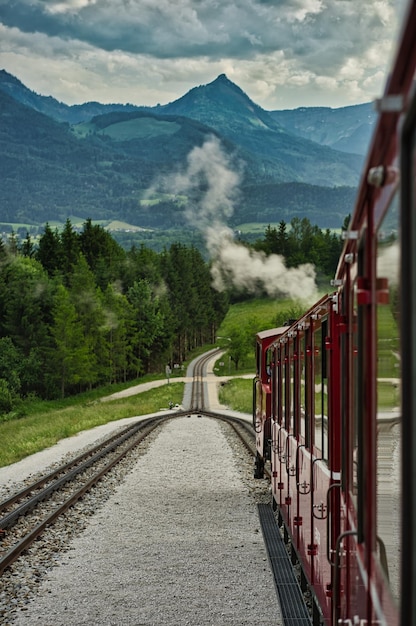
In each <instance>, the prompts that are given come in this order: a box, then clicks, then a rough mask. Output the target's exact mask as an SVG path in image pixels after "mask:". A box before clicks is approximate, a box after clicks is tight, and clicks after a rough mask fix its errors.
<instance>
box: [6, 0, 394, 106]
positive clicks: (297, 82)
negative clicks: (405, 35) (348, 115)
mask: <svg viewBox="0 0 416 626" xmlns="http://www.w3.org/2000/svg"><path fill="white" fill-rule="evenodd" d="M401 7H402V2H399V3H397V2H396V1H395V0H368V2H366V3H364V4H363V3H362V0H348V1H346V0H337V1H335V0H332V1H329V0H328V1H326V2H324V1H323V0H281V1H280V2H279V3H276V2H275V1H273V0H270V1H267V0H234V1H233V2H230V1H227V0H224V1H221V2H220V1H218V0H198V1H197V0H159V1H158V2H157V3H155V2H154V0H56V1H55V0H52V1H48V2H45V1H41V0H18V1H17V0H12V1H11V2H10V1H5V0H0V35H1V37H0V67H1V66H2V67H4V69H6V70H7V71H9V72H11V73H12V74H14V75H16V76H17V77H18V78H19V79H21V80H22V81H23V82H25V83H26V84H28V86H30V87H31V88H32V89H34V90H35V91H38V92H41V93H44V94H46V95H53V96H54V97H56V98H58V99H60V100H63V101H64V102H68V103H74V102H81V101H85V100H100V101H102V102H127V101H129V102H133V103H135V104H149V105H154V104H157V103H158V102H160V103H161V104H165V103H167V102H169V101H172V100H174V99H176V98H178V97H180V96H181V95H183V94H184V93H185V92H186V91H187V90H188V89H190V88H192V87H193V86H195V85H198V84H205V83H207V82H210V81H212V80H214V79H215V78H216V76H217V75H218V74H221V73H226V74H227V76H229V78H230V79H231V80H233V81H234V82H236V83H237V84H238V85H239V86H240V87H241V88H242V89H244V90H245V91H246V92H247V93H248V95H249V96H250V97H251V98H252V99H253V100H254V101H255V102H257V103H258V104H260V105H261V106H263V107H264V108H266V109H275V108H290V107H293V106H303V105H306V106H307V105H308V104H309V103H313V104H314V105H316V104H322V105H326V106H342V105H343V104H352V103H354V102H364V101H369V100H370V99H373V98H374V96H377V95H380V91H381V89H382V86H383V82H384V78H385V76H386V72H387V69H388V65H389V62H390V60H391V50H392V40H394V38H395V33H396V32H397V22H398V17H399V14H400V12H401V10H402V9H401ZM1 23H2V24H3V25H2V26H1ZM74 88H76V93H74Z"/></svg>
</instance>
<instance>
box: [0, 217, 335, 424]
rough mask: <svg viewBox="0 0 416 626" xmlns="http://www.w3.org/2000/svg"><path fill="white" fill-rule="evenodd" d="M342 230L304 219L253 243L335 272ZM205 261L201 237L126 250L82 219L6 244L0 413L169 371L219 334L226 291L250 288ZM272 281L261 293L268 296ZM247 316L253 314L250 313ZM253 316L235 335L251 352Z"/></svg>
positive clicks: (237, 295) (236, 293)
mask: <svg viewBox="0 0 416 626" xmlns="http://www.w3.org/2000/svg"><path fill="white" fill-rule="evenodd" d="M340 246H341V241H340V238H339V237H337V236H336V235H334V234H331V233H330V232H329V230H326V231H321V230H320V229H319V228H318V227H316V226H315V227H313V226H311V224H310V223H309V222H308V220H306V219H304V220H292V222H291V224H290V225H287V224H286V223H285V222H281V224H280V226H279V229H275V228H272V227H269V228H268V229H267V230H266V232H265V236H264V238H262V239H260V240H259V241H257V242H256V245H255V246H254V249H255V250H257V251H261V252H262V253H263V254H265V255H271V254H275V255H284V256H285V257H286V262H287V267H297V266H298V265H300V264H302V263H305V261H313V262H314V263H315V266H316V271H317V273H318V274H325V275H333V272H334V270H335V265H336V262H337V259H338V255H339V251H340ZM212 279H213V277H212V275H211V268H210V264H209V263H207V262H205V261H204V260H203V258H202V256H201V254H200V253H199V251H198V250H196V249H195V248H194V247H186V246H183V245H180V244H173V245H171V246H170V248H169V249H165V250H163V252H161V253H156V252H154V251H152V250H150V249H148V248H145V247H143V246H142V247H140V248H136V247H132V248H131V249H130V250H129V251H126V250H124V249H123V248H122V247H121V246H120V245H119V244H117V242H116V241H115V240H114V239H113V238H112V237H111V236H110V235H109V234H108V232H107V231H106V230H105V229H103V228H102V227H101V226H98V225H94V224H92V222H91V220H87V221H86V222H85V223H84V225H83V228H82V230H81V232H76V231H75V230H74V228H73V227H72V224H71V222H70V221H69V220H67V222H66V224H65V228H64V229H63V230H62V231H58V230H56V229H55V230H54V229H52V228H51V227H50V226H49V225H46V227H45V230H44V233H43V235H42V237H41V238H40V241H39V243H38V245H36V246H35V245H34V244H33V241H32V240H31V238H30V235H28V236H27V237H26V239H25V240H24V241H23V242H22V243H20V244H19V243H18V242H17V240H16V238H15V237H14V235H12V236H10V237H9V238H8V240H7V242H6V243H4V242H2V243H0V415H7V414H8V413H10V412H11V411H19V401H20V400H21V399H22V398H28V397H31V396H33V395H35V396H37V397H40V398H45V399H52V398H59V397H64V396H67V395H71V394H76V393H79V392H81V391H84V390H88V389H90V388H95V387H98V386H101V385H107V384H111V383H114V382H125V381H129V380H134V379H137V378H139V377H140V376H142V375H143V374H145V373H148V372H159V373H160V372H164V371H165V367H166V365H167V364H169V365H170V366H171V367H172V366H173V365H174V364H178V365H181V364H182V363H183V361H185V360H186V358H187V356H188V354H189V352H190V351H191V350H193V349H194V348H196V347H198V346H202V345H204V344H212V343H214V342H215V341H216V333H217V329H218V327H219V325H220V323H221V321H222V320H223V318H224V316H225V314H226V312H227V309H228V306H229V302H230V299H242V298H249V297H252V295H253V293H252V292H249V291H244V289H242V288H241V287H240V288H239V289H237V288H236V287H235V286H233V285H232V284H229V285H228V287H227V289H223V290H222V291H218V290H215V289H213V287H212ZM265 293H267V291H266V290H264V292H263V293H262V292H261V289H260V288H259V291H258V292H257V295H264V294H265ZM251 322H252V321H251ZM256 330H258V329H253V324H252V323H251V326H250V327H248V328H242V327H241V328H239V329H238V333H237V335H236V337H235V341H236V342H237V343H239V344H240V347H241V343H242V342H244V346H245V347H244V349H245V350H248V351H251V350H253V338H254V335H253V332H254V331H256Z"/></svg>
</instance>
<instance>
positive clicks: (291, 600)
mask: <svg viewBox="0 0 416 626" xmlns="http://www.w3.org/2000/svg"><path fill="white" fill-rule="evenodd" d="M257 506H258V512H259V518H260V524H261V529H262V533H263V538H264V543H265V545H266V549H267V555H268V557H269V562H270V567H271V569H272V573H273V577H274V583H275V586H276V592H277V596H278V598H279V604H280V609H281V613H282V617H283V621H284V624H285V626H311V624H312V621H311V618H310V616H309V613H308V609H307V607H306V605H305V602H304V599H303V595H302V591H301V588H300V586H299V583H298V581H297V579H296V575H295V572H294V571H293V566H292V563H291V561H290V558H289V555H288V553H287V550H286V546H285V543H284V541H283V538H282V536H281V534H280V531H279V526H278V525H277V522H276V519H275V517H274V514H273V509H272V507H271V506H270V505H269V504H258V505H257Z"/></svg>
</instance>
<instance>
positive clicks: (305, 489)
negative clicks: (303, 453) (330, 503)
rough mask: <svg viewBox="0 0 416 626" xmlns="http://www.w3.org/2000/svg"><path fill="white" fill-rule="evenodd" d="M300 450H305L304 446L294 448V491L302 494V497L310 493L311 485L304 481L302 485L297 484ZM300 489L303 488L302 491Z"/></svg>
mask: <svg viewBox="0 0 416 626" xmlns="http://www.w3.org/2000/svg"><path fill="white" fill-rule="evenodd" d="M301 448H306V445H305V444H303V443H302V444H301V445H300V446H298V447H297V448H296V462H295V467H296V490H297V492H298V493H300V494H302V495H307V494H308V493H310V492H311V483H307V482H306V481H304V482H303V483H302V485H301V484H300V483H299V474H300V471H299V456H300V454H299V450H300V449H301ZM300 487H303V489H301V488H300Z"/></svg>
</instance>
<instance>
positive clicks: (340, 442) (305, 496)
mask: <svg viewBox="0 0 416 626" xmlns="http://www.w3.org/2000/svg"><path fill="white" fill-rule="evenodd" d="M415 70H416V3H415V1H412V2H410V3H409V6H408V10H407V13H406V16H405V19H404V23H403V27H402V31H401V35H400V39H399V43H398V48H397V53H396V56H395V59H394V62H393V67H392V70H391V73H390V76H389V79H388V82H387V85H386V88H385V92H384V95H383V97H382V98H381V99H380V101H379V102H378V111H379V116H378V121H377V125H376V128H375V131H374V135H373V140H372V143H371V146H370V150H369V153H368V157H367V160H366V163H365V167H364V171H363V175H362V179H361V182H360V186H359V190H358V195H357V200H356V204H355V207H354V209H353V212H352V217H351V221H350V224H349V228H348V230H347V231H346V232H345V233H344V235H345V237H344V238H345V243H344V248H343V251H342V254H341V257H340V260H339V263H338V268H337V271H336V275H335V278H334V281H333V289H334V290H333V292H332V293H330V294H328V295H325V296H324V297H322V298H321V300H319V302H317V303H316V304H315V305H314V306H312V307H311V308H310V309H309V310H308V311H307V312H306V313H305V314H304V315H303V316H302V317H301V318H300V319H298V320H296V321H295V322H293V323H292V324H291V325H290V326H289V327H288V328H285V329H284V330H283V332H279V333H276V329H275V330H274V331H271V335H270V337H267V339H266V335H264V336H263V338H262V337H258V342H260V344H259V343H258V350H259V353H260V354H262V352H261V349H262V343H261V342H262V341H264V346H265V351H266V354H267V356H266V360H265V362H264V363H263V362H261V367H262V368H263V369H260V370H259V372H258V378H257V379H256V382H255V399H256V408H255V411H254V421H255V425H256V427H257V430H259V429H260V430H261V431H262V432H257V434H256V439H257V442H258V447H257V453H258V455H259V458H260V459H264V458H265V456H266V453H265V449H266V448H265V441H266V439H270V458H271V470H272V479H271V480H272V493H273V504H274V508H275V509H276V510H277V511H278V518H279V521H280V523H281V524H282V525H283V526H284V529H285V536H287V537H288V538H290V542H291V546H292V548H291V549H292V555H293V556H294V558H295V559H296V560H297V561H298V562H299V563H300V564H301V566H302V572H303V579H304V581H306V582H305V584H306V585H307V586H308V587H309V589H310V591H311V594H312V598H313V606H314V610H313V623H314V625H321V624H325V625H327V626H339V625H345V626H355V625H358V626H368V625H370V624H374V625H376V624H377V625H379V626H405V625H406V626H407V625H408V624H416V558H415V555H416V549H415V532H416V454H415V451H416V384H415V381H416V89H415ZM273 332H274V333H275V336H274V339H273V341H272V342H270V338H271V337H272V336H273ZM267 342H268V343H267ZM261 358H263V357H261ZM269 363H270V364H272V368H271V369H270V370H269V369H268V364H269ZM269 371H270V373H271V376H270V378H268V377H267V376H266V373H268V372H269ZM262 372H263V374H262ZM260 390H261V391H260ZM269 407H270V408H269ZM269 412H270V416H269Z"/></svg>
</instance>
